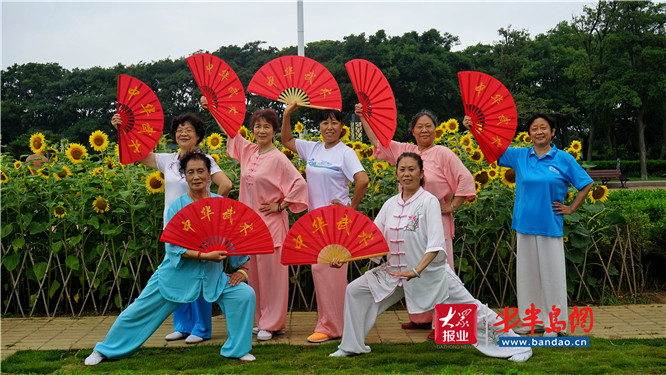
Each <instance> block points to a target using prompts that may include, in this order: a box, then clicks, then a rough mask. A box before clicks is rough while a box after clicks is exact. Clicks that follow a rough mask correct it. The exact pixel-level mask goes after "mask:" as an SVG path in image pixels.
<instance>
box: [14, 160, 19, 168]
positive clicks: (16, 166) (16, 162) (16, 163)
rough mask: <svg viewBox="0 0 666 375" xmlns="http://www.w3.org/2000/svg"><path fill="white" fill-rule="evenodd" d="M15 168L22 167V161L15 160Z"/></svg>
mask: <svg viewBox="0 0 666 375" xmlns="http://www.w3.org/2000/svg"><path fill="white" fill-rule="evenodd" d="M14 169H21V162H20V161H18V160H17V161H15V162H14Z"/></svg>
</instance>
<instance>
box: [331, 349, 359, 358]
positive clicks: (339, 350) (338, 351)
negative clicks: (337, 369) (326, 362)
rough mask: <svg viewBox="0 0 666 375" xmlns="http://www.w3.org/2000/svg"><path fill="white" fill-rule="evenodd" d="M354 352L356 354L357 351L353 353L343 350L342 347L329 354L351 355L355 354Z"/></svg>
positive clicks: (334, 355)
mask: <svg viewBox="0 0 666 375" xmlns="http://www.w3.org/2000/svg"><path fill="white" fill-rule="evenodd" d="M354 354H355V353H351V352H347V351H344V350H342V349H338V350H337V351H335V352H333V353H331V354H329V355H328V356H329V357H351V356H353V355H354Z"/></svg>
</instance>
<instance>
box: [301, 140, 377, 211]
mask: <svg viewBox="0 0 666 375" xmlns="http://www.w3.org/2000/svg"><path fill="white" fill-rule="evenodd" d="M296 151H297V152H298V156H299V157H300V158H301V159H303V160H305V161H306V163H307V167H306V168H305V174H306V176H307V183H308V201H309V202H308V210H310V211H312V210H314V209H315V208H319V207H324V206H328V205H330V204H331V201H337V202H340V203H342V204H344V205H348V204H349V203H351V199H350V198H349V183H350V182H352V181H354V175H355V174H356V173H358V172H362V171H365V169H363V165H361V161H360V160H358V156H356V152H355V151H354V150H352V149H351V148H349V147H348V146H347V145H345V144H344V143H342V142H338V144H336V145H335V146H333V147H331V148H329V149H326V148H325V147H324V143H323V142H313V141H306V140H303V139H297V140H296Z"/></svg>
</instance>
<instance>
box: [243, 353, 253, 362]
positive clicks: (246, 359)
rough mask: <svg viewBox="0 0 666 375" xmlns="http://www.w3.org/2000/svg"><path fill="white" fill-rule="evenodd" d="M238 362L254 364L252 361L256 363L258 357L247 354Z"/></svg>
mask: <svg viewBox="0 0 666 375" xmlns="http://www.w3.org/2000/svg"><path fill="white" fill-rule="evenodd" d="M238 360H240V361H241V362H252V361H256V360H257V357H255V356H253V355H252V354H250V353H247V354H245V355H244V356H242V357H240V358H238Z"/></svg>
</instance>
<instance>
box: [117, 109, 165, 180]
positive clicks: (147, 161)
mask: <svg viewBox="0 0 666 375" xmlns="http://www.w3.org/2000/svg"><path fill="white" fill-rule="evenodd" d="M122 124H123V120H122V119H121V118H120V114H118V113H116V114H115V115H113V117H111V126H113V127H114V128H115V129H116V130H118V127H119V126H121V125H122ZM139 163H142V164H144V165H145V166H146V167H149V168H152V169H157V162H156V161H155V153H153V152H151V153H149V154H148V155H146V157H144V158H143V159H140V160H139Z"/></svg>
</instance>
